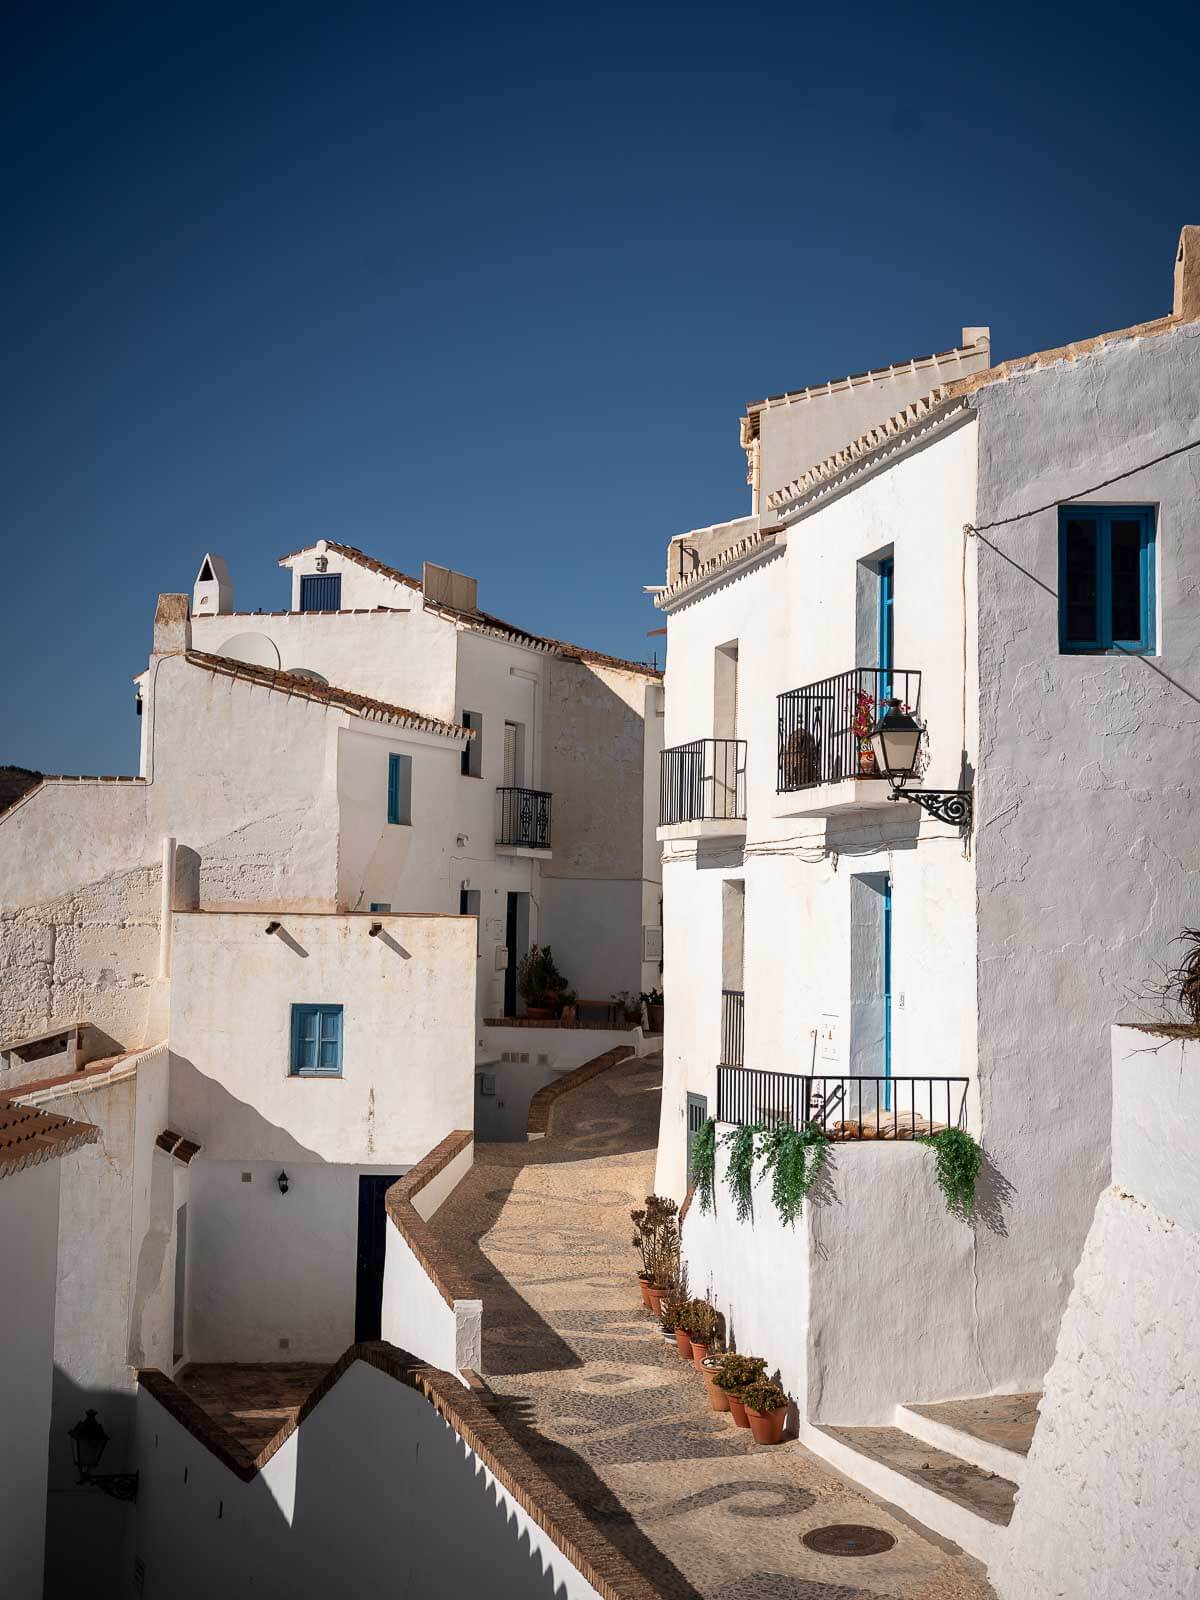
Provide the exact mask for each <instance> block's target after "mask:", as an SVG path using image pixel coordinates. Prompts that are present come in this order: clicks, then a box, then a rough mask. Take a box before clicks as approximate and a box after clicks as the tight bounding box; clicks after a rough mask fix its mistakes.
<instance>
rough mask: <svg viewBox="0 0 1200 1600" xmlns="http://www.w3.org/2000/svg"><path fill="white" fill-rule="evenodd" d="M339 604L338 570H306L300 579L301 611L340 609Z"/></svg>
mask: <svg viewBox="0 0 1200 1600" xmlns="http://www.w3.org/2000/svg"><path fill="white" fill-rule="evenodd" d="M341 606H342V575H341V573H340V572H308V573H305V574H304V576H303V577H302V578H301V579H300V609H301V611H340V610H341Z"/></svg>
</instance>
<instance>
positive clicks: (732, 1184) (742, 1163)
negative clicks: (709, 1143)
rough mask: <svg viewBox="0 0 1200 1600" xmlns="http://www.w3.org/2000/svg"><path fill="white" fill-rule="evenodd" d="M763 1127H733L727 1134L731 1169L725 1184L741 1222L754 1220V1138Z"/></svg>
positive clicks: (726, 1143)
mask: <svg viewBox="0 0 1200 1600" xmlns="http://www.w3.org/2000/svg"><path fill="white" fill-rule="evenodd" d="M761 1132H762V1129H761V1128H757V1127H747V1128H733V1129H731V1130H730V1131H729V1132H728V1133H727V1134H726V1135H725V1145H726V1147H727V1148H728V1150H729V1171H728V1172H727V1173H726V1174H725V1185H726V1187H727V1188H728V1190H729V1192H730V1194H731V1195H732V1196H733V1205H734V1211H735V1213H736V1215H737V1219H738V1221H739V1222H753V1220H754V1140H755V1136H756V1135H757V1134H759V1133H761Z"/></svg>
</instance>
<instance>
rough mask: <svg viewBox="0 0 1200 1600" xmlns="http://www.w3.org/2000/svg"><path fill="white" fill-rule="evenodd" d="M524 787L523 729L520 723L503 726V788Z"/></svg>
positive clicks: (508, 723) (509, 723) (507, 723)
mask: <svg viewBox="0 0 1200 1600" xmlns="http://www.w3.org/2000/svg"><path fill="white" fill-rule="evenodd" d="M524 786H525V728H524V725H523V724H522V723H520V722H506V723H505V724H504V787H505V788H506V789H522V788H524Z"/></svg>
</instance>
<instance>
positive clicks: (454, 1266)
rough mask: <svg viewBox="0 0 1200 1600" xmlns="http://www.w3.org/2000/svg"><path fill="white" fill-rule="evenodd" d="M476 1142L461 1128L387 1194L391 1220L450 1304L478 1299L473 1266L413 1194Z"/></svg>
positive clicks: (386, 1199) (436, 1287)
mask: <svg viewBox="0 0 1200 1600" xmlns="http://www.w3.org/2000/svg"><path fill="white" fill-rule="evenodd" d="M474 1142H475V1135H474V1133H473V1132H472V1131H471V1130H470V1129H469V1128H458V1129H456V1130H455V1131H454V1132H453V1133H448V1134H447V1135H446V1137H445V1138H444V1139H443V1140H442V1141H441V1142H440V1143H439V1144H435V1145H434V1147H433V1149H432V1150H430V1151H429V1153H428V1155H424V1156H422V1157H421V1159H420V1161H418V1162H417V1164H416V1166H415V1167H410V1168H409V1170H408V1171H407V1172H406V1173H405V1174H404V1176H403V1177H402V1178H399V1179H397V1181H396V1182H395V1183H394V1184H392V1186H391V1188H390V1189H389V1190H388V1191H387V1194H386V1195H385V1196H384V1206H385V1209H386V1210H387V1214H388V1219H389V1220H390V1222H391V1223H392V1226H393V1227H394V1228H396V1230H397V1231H398V1232H399V1234H400V1236H401V1237H402V1238H403V1240H404V1242H405V1244H407V1246H408V1248H409V1249H410V1250H411V1251H412V1253H413V1255H414V1256H415V1257H416V1259H417V1260H418V1261H419V1262H420V1264H421V1266H422V1267H423V1268H424V1270H425V1275H426V1277H427V1278H428V1279H429V1281H430V1283H432V1284H433V1287H434V1288H435V1289H436V1290H437V1292H438V1294H440V1295H441V1297H442V1299H443V1300H444V1301H445V1302H446V1304H447V1305H448V1306H450V1307H451V1308H453V1306H454V1302H455V1301H456V1300H478V1298H479V1290H478V1288H477V1287H476V1285H475V1284H474V1283H473V1282H472V1280H471V1271H470V1266H469V1264H468V1263H467V1262H466V1261H460V1260H459V1259H458V1257H457V1256H456V1255H455V1254H454V1251H453V1250H452V1249H451V1247H450V1246H449V1245H448V1244H447V1243H446V1242H445V1240H444V1239H442V1238H441V1237H440V1236H439V1235H438V1234H437V1233H435V1232H434V1230H433V1229H432V1228H431V1227H430V1226H429V1224H428V1223H427V1222H426V1221H425V1219H424V1217H422V1216H421V1214H420V1212H419V1211H418V1210H417V1208H416V1206H414V1205H413V1196H414V1195H417V1194H419V1193H420V1192H421V1190H422V1189H423V1188H425V1186H426V1184H428V1183H432V1182H433V1180H434V1178H436V1177H437V1175H438V1173H439V1172H442V1171H444V1170H445V1168H446V1167H448V1166H449V1165H450V1163H451V1162H452V1161H453V1160H454V1158H455V1156H458V1155H461V1154H462V1152H463V1151H464V1150H465V1149H467V1147H468V1146H469V1145H471V1144H474Z"/></svg>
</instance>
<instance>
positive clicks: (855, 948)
mask: <svg viewBox="0 0 1200 1600" xmlns="http://www.w3.org/2000/svg"><path fill="white" fill-rule="evenodd" d="M892 972H893V950H892V879H891V875H890V873H886V872H864V873H855V874H854V876H853V877H852V878H851V879H850V1075H851V1076H852V1077H855V1078H863V1079H867V1080H871V1081H869V1082H864V1083H863V1084H861V1085H860V1086H858V1095H859V1096H860V1097H861V1104H862V1108H863V1110H864V1111H872V1110H874V1109H875V1108H876V1107H879V1108H880V1109H881V1110H884V1111H890V1110H891V1105H892Z"/></svg>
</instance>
